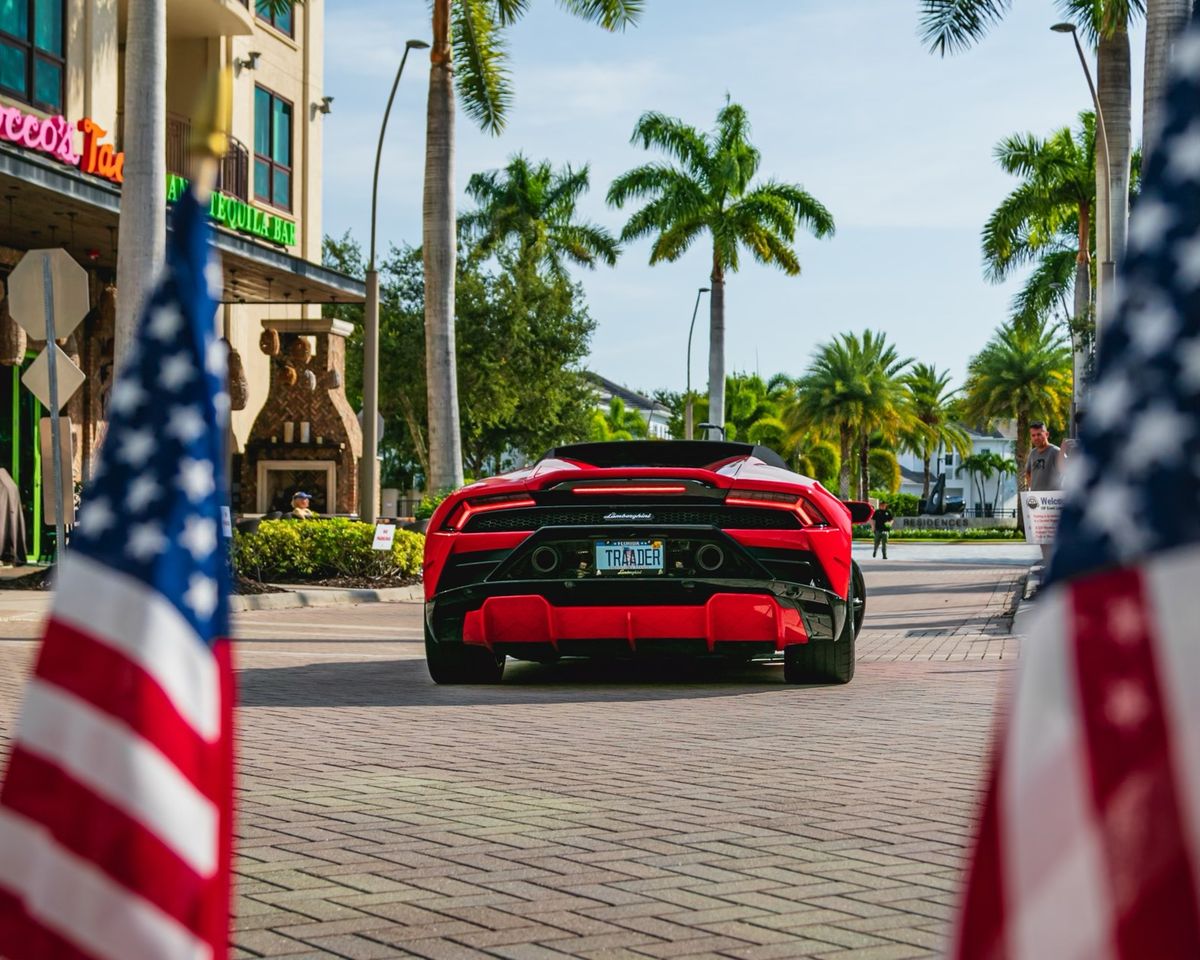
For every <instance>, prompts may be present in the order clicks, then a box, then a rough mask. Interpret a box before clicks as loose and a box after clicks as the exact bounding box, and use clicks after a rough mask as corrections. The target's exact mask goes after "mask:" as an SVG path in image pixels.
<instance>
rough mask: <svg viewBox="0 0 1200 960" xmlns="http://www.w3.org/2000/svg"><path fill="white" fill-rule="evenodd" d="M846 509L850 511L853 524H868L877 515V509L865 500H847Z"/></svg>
mask: <svg viewBox="0 0 1200 960" xmlns="http://www.w3.org/2000/svg"><path fill="white" fill-rule="evenodd" d="M846 509H847V510H849V511H850V522H851V523H866V522H867V521H868V520H870V519H871V516H872V514H874V513H875V508H874V507H872V506H871V505H870V504H869V503H867V502H866V501H865V500H847V501H846Z"/></svg>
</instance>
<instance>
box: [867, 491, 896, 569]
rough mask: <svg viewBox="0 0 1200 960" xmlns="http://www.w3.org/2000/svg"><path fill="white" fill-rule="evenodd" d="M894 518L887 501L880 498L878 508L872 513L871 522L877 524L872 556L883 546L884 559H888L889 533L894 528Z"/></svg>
mask: <svg viewBox="0 0 1200 960" xmlns="http://www.w3.org/2000/svg"><path fill="white" fill-rule="evenodd" d="M893 519H894V518H893V517H892V511H891V510H889V509H888V505H887V501H886V500H880V501H879V507H878V509H877V510H876V511H875V513H874V514H872V515H871V522H872V523H874V524H875V549H874V550H872V551H871V556H875V555H876V554H877V553H879V548H880V546H882V547H883V559H884V560H886V559H887V542H888V534H889V533H890V532H891V530H892V520H893Z"/></svg>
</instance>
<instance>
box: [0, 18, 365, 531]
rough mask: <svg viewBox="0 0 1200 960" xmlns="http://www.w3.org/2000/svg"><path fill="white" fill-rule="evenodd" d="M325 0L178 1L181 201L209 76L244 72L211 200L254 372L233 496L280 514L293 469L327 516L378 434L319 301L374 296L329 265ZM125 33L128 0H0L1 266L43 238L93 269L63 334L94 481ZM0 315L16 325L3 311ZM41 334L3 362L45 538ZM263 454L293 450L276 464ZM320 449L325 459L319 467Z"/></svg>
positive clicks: (231, 336) (170, 113)
mask: <svg viewBox="0 0 1200 960" xmlns="http://www.w3.org/2000/svg"><path fill="white" fill-rule="evenodd" d="M323 8H324V4H323V2H322V0H305V2H304V3H302V4H296V5H295V6H294V7H293V8H292V9H290V10H288V11H285V12H283V13H278V14H272V13H268V12H266V11H264V10H260V9H257V8H256V5H255V0H166V13H167V85H166V105H167V122H166V129H165V130H163V138H164V145H165V149H166V165H167V180H168V182H167V198H168V204H169V203H170V202H171V201H173V200H174V199H175V198H176V197H178V196H179V194H180V193H181V192H182V191H183V189H184V188H185V187H186V183H187V177H188V175H189V170H188V150H187V143H188V137H189V133H190V129H191V123H192V115H193V112H194V111H195V109H196V108H197V103H198V98H199V95H200V91H201V90H202V88H203V84H204V81H205V79H206V77H207V76H208V75H209V74H211V73H212V72H214V71H216V70H220V69H222V68H226V67H228V68H231V69H232V72H233V77H234V83H233V114H232V127H231V134H232V137H231V141H230V150H229V153H228V154H227V156H226V158H225V160H224V161H223V163H222V165H221V171H220V176H219V179H218V183H217V190H216V192H215V193H214V194H213V198H212V204H211V208H210V212H211V214H212V217H213V220H214V225H215V227H216V240H215V245H216V247H217V251H218V253H219V254H220V257H221V261H222V267H223V273H224V294H223V296H222V305H221V308H220V310H219V315H218V322H219V323H220V325H221V328H222V330H223V333H224V335H225V337H226V338H227V339H228V341H229V343H230V345H231V347H232V349H233V351H234V352H235V353H236V363H235V366H239V365H240V367H241V368H242V369H243V370H244V372H245V376H244V379H243V380H242V382H241V384H240V388H238V385H236V384H235V389H234V390H233V395H234V407H235V410H234V413H233V417H232V437H231V441H232V442H231V446H232V449H233V453H234V462H233V468H234V472H233V482H234V490H233V507H234V510H235V511H242V512H249V513H255V512H264V509H269V508H270V506H271V505H272V504H274V503H275V502H276V501H278V500H279V499H280V497H281V496H282V488H284V487H286V486H288V485H295V484H305V485H306V486H314V487H317V488H318V489H317V490H316V491H314V492H318V493H319V494H320V496H319V497H317V498H315V499H318V500H319V501H320V503H319V504H318V503H314V506H317V507H318V508H319V509H323V511H324V512H329V513H334V512H348V511H350V510H352V509H353V506H352V504H353V503H354V502H356V498H357V462H358V454H359V453H360V452H361V437H360V435H359V433H358V426H357V422H356V421H355V420H354V418H353V417H352V416H351V417H347V416H346V409H347V406H346V404H345V396H344V387H343V386H342V376H341V373H342V370H341V366H340V365H341V362H342V360H343V358H344V349H343V338H344V336H345V332H346V331H345V330H344V329H341V327H342V325H338V324H336V323H332V322H330V321H328V320H322V319H321V305H322V304H325V303H338V302H340V303H345V302H361V300H362V298H363V288H362V285H361V283H359V282H357V281H354V280H351V279H350V278H347V277H344V276H342V275H340V274H337V273H335V272H333V271H330V270H328V269H325V268H323V267H322V266H321V265H320V263H321V243H322V237H323V234H322V224H321V173H322V171H321V147H322V139H323V137H324V132H325V126H326V124H327V123H328V122H330V108H329V103H330V101H329V99H328V98H326V97H325V95H324V90H323V49H322V41H321V37H322V29H323V12H324V10H323ZM127 29H128V23H127V2H126V0H0V200H3V201H4V204H3V206H0V280H4V279H6V278H7V274H8V273H9V272H10V271H11V270H12V268H13V267H14V266H15V264H16V263H17V262H18V261H19V260H20V258H21V256H22V255H23V254H24V252H25V251H27V250H30V249H42V248H46V247H61V248H64V249H65V250H66V251H67V252H68V253H69V254H70V255H71V256H72V257H74V258H75V260H76V261H78V262H79V263H80V264H81V265H82V266H83V267H84V268H85V269H86V270H87V273H88V277H89V286H90V296H91V305H92V309H91V311H90V312H89V314H88V315H87V317H86V319H85V320H84V322H83V324H82V325H81V326H80V327H79V328H78V329H77V330H76V331H75V333H74V334H73V336H72V337H71V338H70V339H69V340H68V341H67V343H66V344H65V346H64V349H66V350H67V352H68V353H69V354H71V355H72V357H73V358H74V359H75V360H76V362H77V363H78V364H79V365H80V367H81V368H82V369H83V371H84V373H85V374H86V375H87V380H86V381H85V383H84V385H83V387H82V388H81V389H80V391H79V392H78V393H77V394H76V395H75V396H74V397H72V399H71V401H70V402H69V403H68V405H67V407H66V408H65V411H64V412H65V413H66V414H68V415H69V416H70V418H71V422H72V433H73V436H74V440H75V445H74V450H73V460H74V471H75V476H76V479H77V480H80V479H83V478H85V477H86V476H87V475H88V473H89V471H90V467H91V459H92V457H93V456H94V453H95V451H96V449H97V445H98V443H99V442H100V441H101V440H102V437H103V431H104V426H105V420H104V412H105V407H106V403H107V392H108V389H109V388H110V386H111V382H112V374H113V371H112V336H113V332H112V324H113V318H114V315H115V298H116V297H117V296H119V291H118V290H116V289H115V282H116V259H117V237H118V231H117V225H118V218H119V214H120V205H121V202H122V179H123V178H122V168H123V163H124V153H123V149H124V144H123V131H124V126H125V122H126V119H127V118H126V117H125V116H124V109H125V107H124V93H125V90H124V78H125V62H124V58H125V39H126V34H127ZM165 213H166V211H164V215H165ZM0 324H7V326H8V327H9V328H11V327H12V319H11V318H10V317H8V315H7V312H6V311H5V310H2V309H0ZM0 333H3V331H2V330H0ZM27 346H31V347H32V348H33V349H27V350H26V353H25V355H24V356H22V357H20V358H18V357H16V356H15V355H14V356H10V357H5V358H0V359H2V360H3V362H5V363H9V362H10V361H16V362H13V363H11V366H10V367H9V369H8V370H5V369H3V368H0V467H3V468H4V469H6V470H8V471H9V473H11V474H12V475H13V478H14V480H16V481H17V486H18V488H19V489H20V491H21V498H22V505H23V507H24V510H25V514H26V517H27V519H28V522H29V524H30V525H31V526H32V528H33V531H32V532H33V533H34V534H36V535H38V537H39V539H44V534H45V531H44V530H43V529H41V528H42V527H43V526H44V525H43V524H42V523H41V503H40V500H41V496H40V493H39V491H40V488H41V486H42V484H41V464H40V448H39V438H38V430H39V428H38V420H39V418H40V416H41V414H42V413H43V412H44V411H42V410H40V407H39V405H38V403H37V401H36V400H35V399H33V398H32V397H31V396H30V395H29V394H28V392H27V391H25V390H24V388H23V387H22V386H21V384H20V374H21V372H22V370H23V369H24V368H26V367H27V366H28V363H29V362H30V359H31V358H32V356H33V355H34V354H35V351H36V348H40V345H38V344H32V345H27ZM10 378H11V383H10ZM269 393H272V394H275V393H278V394H279V396H278V397H274V396H273V397H272V399H273V400H274V401H276V402H272V403H268V394H269ZM265 411H273V412H271V413H269V414H265ZM264 416H268V418H269V417H279V418H282V417H287V418H289V419H280V420H279V422H278V423H276V422H275V421H274V420H273V419H264ZM302 438H303V439H302ZM318 438H319V439H320V442H319V443H318ZM318 447H324V448H326V449H323V450H322V449H317V448H318ZM264 461H265V462H269V463H271V464H274V465H276V466H275V467H273V468H271V469H269V470H268V471H267V472H266V473H264V472H263V470H262V469H260V465H261V463H262V462H264ZM310 461H311V462H312V463H315V464H317V466H315V467H312V469H307V464H308V462H310ZM275 487H279V488H280V490H276V489H275ZM31 539H32V538H31ZM39 552H42V553H44V552H45V551H44V550H42V549H40V548H38V547H37V546H36V545H35V546H34V548H33V549H31V554H36V553H39Z"/></svg>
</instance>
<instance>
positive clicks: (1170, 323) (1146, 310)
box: [1130, 299, 1179, 356]
mask: <svg viewBox="0 0 1200 960" xmlns="http://www.w3.org/2000/svg"><path fill="white" fill-rule="evenodd" d="M1132 320H1133V322H1132V324H1131V329H1130V336H1131V337H1132V338H1133V342H1134V343H1135V344H1137V347H1138V349H1139V350H1140V351H1141V352H1142V353H1143V354H1144V355H1145V356H1150V355H1151V354H1154V353H1157V352H1158V351H1159V350H1161V349H1162V348H1163V347H1165V346H1166V345H1167V344H1168V343H1170V342H1171V338H1172V337H1173V336H1175V331H1176V330H1178V329H1179V320H1178V318H1177V317H1176V316H1175V311H1174V310H1172V309H1171V305H1170V304H1168V303H1166V302H1165V301H1163V300H1161V299H1156V300H1153V301H1151V302H1150V303H1147V304H1146V305H1145V306H1144V307H1142V309H1141V310H1138V311H1135V313H1134V314H1133V318H1132Z"/></svg>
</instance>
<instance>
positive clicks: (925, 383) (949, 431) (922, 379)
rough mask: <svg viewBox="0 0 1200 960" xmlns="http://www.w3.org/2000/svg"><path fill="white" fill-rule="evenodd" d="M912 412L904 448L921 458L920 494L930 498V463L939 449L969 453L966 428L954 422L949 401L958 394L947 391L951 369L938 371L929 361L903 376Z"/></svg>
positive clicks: (916, 366) (969, 445)
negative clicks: (922, 482) (921, 484)
mask: <svg viewBox="0 0 1200 960" xmlns="http://www.w3.org/2000/svg"><path fill="white" fill-rule="evenodd" d="M904 386H905V389H906V390H907V391H908V408H909V412H910V414H911V421H910V426H909V428H908V429H907V430H906V431H905V432H904V433H903V435H902V436H901V443H902V445H903V446H904V448H905V449H907V450H909V451H911V452H912V453H915V454H916V455H917V456H918V457H920V458H921V465H922V468H923V471H924V485H923V487H922V490H921V496H922V497H923V498H924V499H926V500H928V499H929V486H930V480H931V474H930V466H929V465H930V463H932V461H933V457H934V455H935V453H936V452H937V451H938V450H940V449H946V450H954V451H956V452H957V453H959V454H960V455H961V456H964V457H965V456H967V455H968V454H969V453H970V452H971V439H970V437H968V436H967V431H966V430H964V429H963V428H962V427H961V426H960V425H959V424H957V423H955V422H954V418H953V415H952V413H951V406H950V403H951V400H952V399H953V397H954V395H955V394H956V393H958V391H957V390H950V389H949V386H950V372H949V371H948V370H945V371H942V372H940V373H939V372H938V370H937V368H936V367H935V366H934V365H933V364H930V363H918V364H916V365H914V366H913V368H912V369H911V370H910V371H909V372H908V373H907V374H905V376H904Z"/></svg>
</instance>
